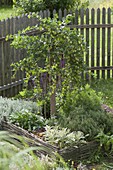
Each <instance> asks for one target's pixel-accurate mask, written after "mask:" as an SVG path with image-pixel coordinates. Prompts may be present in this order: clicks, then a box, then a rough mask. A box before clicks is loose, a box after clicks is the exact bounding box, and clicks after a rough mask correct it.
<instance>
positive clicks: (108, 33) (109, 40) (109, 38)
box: [107, 8, 111, 78]
mask: <svg viewBox="0 0 113 170" xmlns="http://www.w3.org/2000/svg"><path fill="white" fill-rule="evenodd" d="M107 20H108V24H110V23H111V9H110V8H108V11H107ZM107 31H108V32H107V66H110V63H111V62H110V61H111V57H110V53H111V28H108V30H107ZM107 78H110V70H108V71H107Z"/></svg>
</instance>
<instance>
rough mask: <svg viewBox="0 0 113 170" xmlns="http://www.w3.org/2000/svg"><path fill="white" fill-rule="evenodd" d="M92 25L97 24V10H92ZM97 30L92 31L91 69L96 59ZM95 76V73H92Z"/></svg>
mask: <svg viewBox="0 0 113 170" xmlns="http://www.w3.org/2000/svg"><path fill="white" fill-rule="evenodd" d="M91 24H92V25H93V24H95V9H92V10H91ZM94 42H95V30H94V28H92V29H91V67H94V57H95V55H94V54H95V43H94ZM91 73H92V74H94V71H91Z"/></svg>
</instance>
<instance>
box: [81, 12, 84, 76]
mask: <svg viewBox="0 0 113 170" xmlns="http://www.w3.org/2000/svg"><path fill="white" fill-rule="evenodd" d="M80 24H81V25H83V24H84V9H81V10H80ZM80 33H81V34H82V36H83V37H84V29H82V28H81V29H80ZM82 78H83V79H84V72H82Z"/></svg>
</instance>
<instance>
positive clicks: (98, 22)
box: [96, 9, 100, 79]
mask: <svg viewBox="0 0 113 170" xmlns="http://www.w3.org/2000/svg"><path fill="white" fill-rule="evenodd" d="M97 24H100V9H97ZM96 65H97V66H100V28H97V62H96ZM96 73H97V78H98V79H99V78H100V70H97V72H96Z"/></svg>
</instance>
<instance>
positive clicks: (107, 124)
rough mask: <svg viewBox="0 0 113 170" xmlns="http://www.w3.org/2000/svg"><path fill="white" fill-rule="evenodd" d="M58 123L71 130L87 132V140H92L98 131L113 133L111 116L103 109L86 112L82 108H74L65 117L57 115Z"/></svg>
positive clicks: (112, 118)
mask: <svg viewBox="0 0 113 170" xmlns="http://www.w3.org/2000/svg"><path fill="white" fill-rule="evenodd" d="M59 123H60V124H61V126H63V127H67V128H69V129H71V131H78V130H79V131H82V132H83V133H84V134H85V135H86V134H89V136H88V137H87V140H93V139H94V137H95V136H96V135H97V134H98V133H99V132H100V131H104V133H108V132H109V133H113V117H112V116H111V115H108V114H106V113H105V112H104V111H91V110H90V111H89V112H86V111H84V110H83V108H75V110H73V111H71V112H70V113H69V116H68V117H66V116H65V115H62V116H61V117H59Z"/></svg>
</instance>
